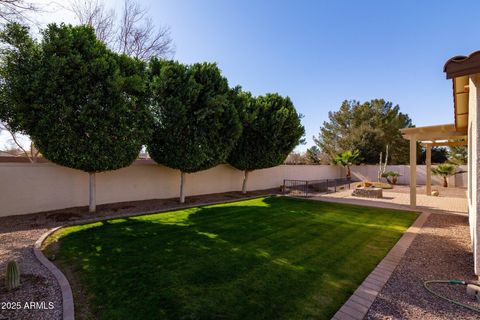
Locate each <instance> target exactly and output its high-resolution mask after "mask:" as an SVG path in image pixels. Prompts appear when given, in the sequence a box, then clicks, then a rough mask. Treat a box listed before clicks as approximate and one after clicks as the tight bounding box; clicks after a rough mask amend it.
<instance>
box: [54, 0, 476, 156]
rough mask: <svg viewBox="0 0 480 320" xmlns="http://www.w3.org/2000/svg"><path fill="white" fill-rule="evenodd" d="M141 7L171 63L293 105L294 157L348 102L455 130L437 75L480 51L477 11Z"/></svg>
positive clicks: (219, 3)
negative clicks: (163, 28) (166, 29)
mask: <svg viewBox="0 0 480 320" xmlns="http://www.w3.org/2000/svg"><path fill="white" fill-rule="evenodd" d="M107 2H109V3H110V4H111V5H119V4H120V3H121V2H122V1H107ZM139 2H140V3H142V5H143V6H145V7H147V8H149V12H150V16H151V17H152V18H153V21H154V22H155V23H156V24H158V25H168V26H170V28H171V34H172V37H173V40H174V42H175V45H176V54H175V59H177V60H179V61H181V62H184V63H192V62H197V61H211V62H217V63H218V65H219V67H220V68H221V69H222V71H223V73H224V75H225V76H226V77H227V78H228V79H229V83H230V85H231V86H235V85H237V84H239V85H241V86H242V87H243V88H244V89H245V90H248V91H251V92H252V93H254V94H255V95H260V94H264V93H266V92H279V93H280V94H282V95H287V96H289V97H290V98H291V99H292V100H293V102H294V104H295V106H296V107H297V110H298V111H299V112H300V113H302V114H304V116H305V117H304V118H303V124H304V125H305V128H306V138H307V145H306V146H302V147H300V148H299V149H300V150H304V149H306V148H307V147H309V146H311V145H313V140H312V136H313V135H317V134H318V131H319V127H320V126H321V124H322V123H323V121H325V120H326V119H327V114H328V111H330V110H337V109H338V108H339V106H340V104H341V102H342V101H343V100H345V99H349V100H350V99H356V100H360V101H365V100H369V99H373V98H385V99H387V100H389V101H392V102H393V103H395V104H399V105H400V108H401V110H402V111H403V112H406V113H408V114H409V115H410V117H411V118H412V119H413V122H414V124H416V125H417V126H423V125H433V124H443V123H452V122H453V101H452V92H451V86H452V84H451V82H450V81H447V80H446V79H445V75H444V73H443V65H444V63H445V61H446V60H447V59H448V58H450V57H452V56H454V55H463V54H468V53H470V52H472V51H475V50H479V49H480V33H479V32H478V30H479V22H478V13H479V12H480V1H462V2H455V1H442V0H430V1H419V0H416V1H407V0H402V1H393V0H391V1H386V0H383V1H370V0H364V1H356V0H350V1H341V0H335V1H334V0H331V1H321V0H317V1H313V0H312V1H306V0H305V1H301V0H297V1H294V0H291V1H279V0H277V1H274V0H263V1H255V0H242V1H240V0H236V1H232V0H230V1H225V0H201V1H199V0H181V1H179V0H157V1H155V0H140V1H139ZM45 19H46V20H55V21H59V20H66V21H69V20H71V15H69V14H68V13H66V12H58V13H56V14H48V15H47V16H46V18H45ZM70 22H71V21H70Z"/></svg>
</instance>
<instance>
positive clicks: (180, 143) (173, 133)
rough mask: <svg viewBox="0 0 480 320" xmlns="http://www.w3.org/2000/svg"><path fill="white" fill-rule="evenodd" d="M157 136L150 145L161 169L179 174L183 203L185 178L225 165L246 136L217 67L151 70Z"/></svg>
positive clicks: (172, 65) (155, 63) (153, 65)
mask: <svg viewBox="0 0 480 320" xmlns="http://www.w3.org/2000/svg"><path fill="white" fill-rule="evenodd" d="M149 72H150V80H149V86H150V92H151V101H150V104H151V108H152V114H153V118H154V125H153V134H152V136H151V138H150V140H149V142H148V144H147V148H148V152H149V154H150V156H151V157H152V158H153V159H154V160H155V161H156V162H157V163H159V164H162V165H165V166H167V167H170V168H174V169H178V170H180V172H181V178H180V202H181V203H183V202H185V192H184V185H185V173H192V172H197V171H201V170H205V169H208V168H211V167H214V166H216V165H218V164H221V163H224V162H225V160H226V159H227V156H228V154H229V153H230V151H231V150H232V148H233V146H234V144H235V142H236V141H237V139H238V137H239V136H240V133H241V130H242V128H241V125H240V122H239V119H238V114H237V110H236V108H235V101H233V99H232V96H233V94H232V90H231V89H230V88H229V87H228V83H227V80H226V79H225V78H224V77H223V76H222V75H221V72H220V70H219V69H218V67H217V66H216V65H215V64H213V63H196V64H193V65H188V66H187V65H183V64H180V63H178V62H174V61H160V60H157V59H153V60H151V61H150V65H149Z"/></svg>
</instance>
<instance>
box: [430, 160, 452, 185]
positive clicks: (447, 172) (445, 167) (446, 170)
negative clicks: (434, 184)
mask: <svg viewBox="0 0 480 320" xmlns="http://www.w3.org/2000/svg"><path fill="white" fill-rule="evenodd" d="M456 168H457V167H456V166H455V165H453V164H450V163H444V164H440V165H438V166H437V167H434V168H432V174H433V175H436V176H441V177H443V186H444V187H445V188H447V187H448V180H447V178H448V177H450V176H453V175H454V174H455V171H456Z"/></svg>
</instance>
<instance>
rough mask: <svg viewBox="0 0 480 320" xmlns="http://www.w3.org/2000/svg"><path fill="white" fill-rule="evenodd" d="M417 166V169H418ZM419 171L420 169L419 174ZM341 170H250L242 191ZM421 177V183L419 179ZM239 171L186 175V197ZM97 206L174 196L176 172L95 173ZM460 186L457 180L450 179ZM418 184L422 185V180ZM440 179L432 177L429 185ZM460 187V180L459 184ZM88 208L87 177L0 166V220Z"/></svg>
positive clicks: (232, 187) (226, 184)
mask: <svg viewBox="0 0 480 320" xmlns="http://www.w3.org/2000/svg"><path fill="white" fill-rule="evenodd" d="M422 167H423V168H422ZM422 169H423V171H422ZM377 170H378V167H377V166H373V165H372V166H355V167H353V169H352V174H353V176H354V177H355V178H356V179H359V180H372V181H376V179H377V178H376V177H377ZM389 170H395V171H398V172H400V173H401V174H402V176H401V177H400V179H399V183H404V184H408V166H391V167H390V169H389ZM424 173H425V168H424V166H418V178H417V181H418V182H419V184H421V183H424V181H425V179H424V177H425V175H424ZM344 175H345V171H344V170H343V169H342V168H340V167H336V166H328V165H281V166H278V167H274V168H269V169H262V170H256V171H253V172H252V173H251V174H250V175H249V181H248V190H263V189H270V188H280V186H281V185H282V184H283V179H299V180H318V179H333V178H340V177H344ZM422 177H423V179H422ZM242 178H243V173H242V172H241V171H239V170H236V169H235V168H233V167H231V166H229V165H219V166H217V167H215V168H212V169H209V170H205V171H200V172H197V173H192V174H187V176H186V192H187V197H188V196H193V195H202V194H211V193H220V192H229V191H239V190H241V187H242ZM96 180H97V187H96V189H97V190H96V191H97V204H106V203H115V202H123V201H137V200H148V199H167V198H174V197H178V195H179V188H180V185H179V183H180V172H179V171H178V170H173V169H169V168H167V167H164V166H160V165H157V164H155V163H154V162H153V161H151V160H138V161H136V162H135V163H134V164H132V165H131V166H129V167H127V168H123V169H119V170H115V171H110V172H105V173H99V174H97V175H96ZM454 180H455V181H454V182H456V185H457V186H463V184H464V181H463V179H459V178H458V177H456V178H455V179H454ZM422 181H423V182H422ZM440 183H441V180H440V179H438V178H435V179H434V184H440ZM465 183H466V182H465ZM87 205H88V174H87V173H84V172H82V171H78V170H73V169H69V168H66V167H61V166H58V165H55V164H52V163H48V162H41V163H35V164H31V163H20V162H2V163H0V216H9V215H19V214H27V213H34V212H41V211H48V210H56V209H63V208H69V207H78V206H87Z"/></svg>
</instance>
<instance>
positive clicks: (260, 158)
mask: <svg viewBox="0 0 480 320" xmlns="http://www.w3.org/2000/svg"><path fill="white" fill-rule="evenodd" d="M239 95H240V96H239V98H238V99H239V103H237V107H238V109H239V115H240V119H241V122H242V125H243V132H242V135H241V137H240V139H238V141H237V143H236V145H235V148H234V149H233V150H232V152H231V153H230V156H229V158H228V163H229V164H231V165H232V166H233V167H235V168H237V169H239V170H243V171H244V179H243V186H242V193H246V192H247V180H248V173H249V172H251V171H253V170H256V169H262V168H270V167H274V166H278V165H280V164H282V163H283V162H284V161H285V158H287V156H288V154H289V153H290V152H291V151H292V150H293V149H294V148H295V146H297V145H298V144H299V143H300V140H301V138H302V136H303V135H304V133H305V129H304V127H303V126H302V124H301V122H300V115H299V114H298V113H297V111H296V110H295V107H294V105H293V103H292V101H291V100H290V98H288V97H282V96H280V95H279V94H277V93H269V94H266V95H265V96H259V97H256V98H254V97H252V96H251V95H250V94H246V93H240V94H239Z"/></svg>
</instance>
